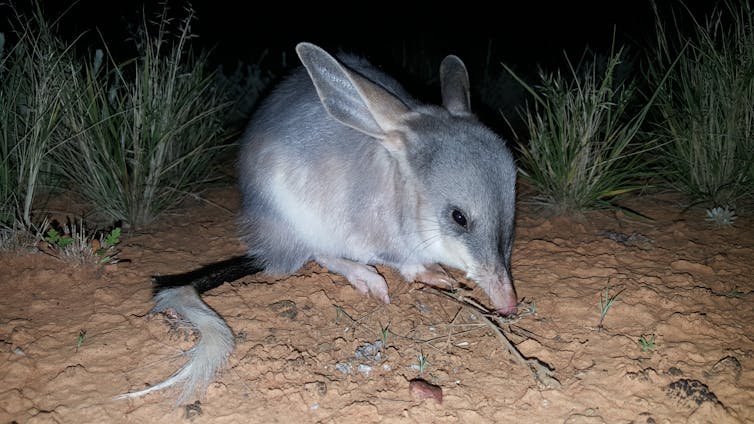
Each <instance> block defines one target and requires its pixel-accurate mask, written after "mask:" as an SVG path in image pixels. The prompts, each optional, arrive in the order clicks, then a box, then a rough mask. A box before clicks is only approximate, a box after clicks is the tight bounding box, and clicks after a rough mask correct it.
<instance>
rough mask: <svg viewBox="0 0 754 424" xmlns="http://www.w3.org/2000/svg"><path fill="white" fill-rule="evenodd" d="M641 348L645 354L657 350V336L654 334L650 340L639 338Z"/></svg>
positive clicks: (643, 337)
mask: <svg viewBox="0 0 754 424" xmlns="http://www.w3.org/2000/svg"><path fill="white" fill-rule="evenodd" d="M639 346H641V350H643V351H644V352H651V351H652V349H654V348H655V335H654V334H652V336H651V337H649V338H647V336H641V337H639Z"/></svg>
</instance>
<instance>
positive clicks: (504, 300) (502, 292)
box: [478, 269, 518, 316]
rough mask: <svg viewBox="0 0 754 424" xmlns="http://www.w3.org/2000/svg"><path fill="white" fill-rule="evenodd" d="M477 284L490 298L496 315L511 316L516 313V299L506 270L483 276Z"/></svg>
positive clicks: (514, 290)
mask: <svg viewBox="0 0 754 424" xmlns="http://www.w3.org/2000/svg"><path fill="white" fill-rule="evenodd" d="M478 284H479V286H480V287H482V289H483V290H484V291H485V292H486V293H487V295H488V296H489V297H490V301H491V302H492V305H493V306H494V307H495V311H496V312H497V313H498V314H500V315H503V316H511V315H515V314H516V313H517V312H518V297H517V296H516V289H515V288H514V287H513V281H512V279H511V276H510V272H508V270H506V269H503V270H500V271H498V272H494V273H490V274H488V275H483V276H481V279H480V281H478Z"/></svg>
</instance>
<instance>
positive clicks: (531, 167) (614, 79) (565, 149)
mask: <svg viewBox="0 0 754 424" xmlns="http://www.w3.org/2000/svg"><path fill="white" fill-rule="evenodd" d="M623 56H624V54H623V51H622V50H618V51H617V52H613V53H611V54H610V55H609V57H607V59H606V60H605V61H603V63H602V64H600V60H598V57H597V56H596V55H594V56H593V57H592V58H590V59H591V60H589V61H584V60H582V61H581V62H580V63H579V64H577V65H574V64H573V63H572V62H571V61H570V60H567V63H568V74H565V75H564V74H562V73H561V72H545V71H540V79H541V82H540V84H539V85H537V86H531V85H529V84H527V83H526V82H524V81H523V80H522V79H520V78H519V77H517V76H516V75H515V74H514V73H513V71H512V70H511V69H510V68H508V67H507V66H506V67H505V68H506V70H507V71H508V72H509V73H511V74H512V75H513V76H514V77H515V78H516V79H517V80H518V81H519V83H521V84H522V85H523V86H524V87H525V89H526V90H527V91H529V93H530V94H531V95H532V96H533V98H534V105H533V107H527V108H526V109H525V110H523V111H521V114H522V118H523V120H524V122H525V123H526V126H527V127H528V142H523V141H521V140H518V144H519V148H520V153H521V155H520V163H521V166H522V169H521V174H522V177H523V179H524V180H526V181H527V182H529V183H530V184H532V185H533V187H534V188H535V189H536V190H537V191H538V195H537V196H536V197H535V199H536V200H537V201H538V202H540V203H543V204H546V205H549V206H551V207H553V208H554V209H555V210H556V212H558V213H566V212H575V211H581V210H584V209H589V208H599V207H606V206H610V205H611V204H612V203H611V202H612V200H613V198H614V197H615V196H617V195H619V194H623V193H626V192H630V191H632V190H636V189H638V188H640V187H641V186H640V185H637V181H638V180H639V178H640V177H642V176H643V171H644V170H645V167H644V166H643V165H644V163H643V159H642V158H641V157H640V155H639V153H641V152H642V150H644V149H645V147H642V146H637V145H635V144H634V140H635V138H636V136H637V134H638V132H639V128H640V126H641V125H642V123H643V122H644V119H645V117H646V115H647V112H648V110H649V105H650V104H651V101H652V99H650V100H649V102H647V103H646V104H645V106H644V107H642V108H641V109H640V110H638V111H632V109H631V104H632V101H633V100H634V97H635V94H636V88H635V84H633V83H632V82H631V81H628V80H625V79H622V78H620V76H619V66H620V65H621V63H622V62H623ZM566 59H567V58H566ZM516 138H518V137H516Z"/></svg>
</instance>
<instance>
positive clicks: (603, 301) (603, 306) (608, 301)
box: [597, 284, 623, 331]
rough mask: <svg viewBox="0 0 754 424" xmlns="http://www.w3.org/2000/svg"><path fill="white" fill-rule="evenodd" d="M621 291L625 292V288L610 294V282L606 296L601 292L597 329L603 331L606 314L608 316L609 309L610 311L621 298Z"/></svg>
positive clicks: (606, 289)
mask: <svg viewBox="0 0 754 424" xmlns="http://www.w3.org/2000/svg"><path fill="white" fill-rule="evenodd" d="M621 293H623V290H621V291H619V292H618V293H616V294H614V295H612V296H610V284H608V285H606V286H605V292H604V296H603V294H602V293H600V321H599V323H597V329H598V330H599V331H602V329H603V328H604V325H603V322H604V321H605V316H607V311H609V310H610V308H611V307H612V306H613V304H614V303H615V302H617V301H618V300H619V299H618V296H619V295H620V294H621Z"/></svg>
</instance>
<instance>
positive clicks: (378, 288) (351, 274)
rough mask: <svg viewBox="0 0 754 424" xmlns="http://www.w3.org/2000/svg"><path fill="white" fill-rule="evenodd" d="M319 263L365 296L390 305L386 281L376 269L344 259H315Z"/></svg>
mask: <svg viewBox="0 0 754 424" xmlns="http://www.w3.org/2000/svg"><path fill="white" fill-rule="evenodd" d="M314 260H315V261H317V263H319V264H320V265H322V266H323V267H325V268H327V269H328V270H329V271H331V272H335V273H338V274H341V275H342V276H344V277H346V279H347V280H348V282H349V283H351V285H352V286H353V287H354V288H355V289H356V290H358V291H359V292H361V293H363V294H370V293H371V294H372V296H374V297H376V298H377V299H379V300H381V301H383V302H385V303H390V296H388V292H387V283H386V282H385V279H384V278H383V277H382V276H381V275H380V274H378V273H377V271H376V270H375V269H374V267H372V266H369V265H364V264H362V263H359V262H354V261H351V260H348V259H343V258H333V257H326V256H325V257H315V258H314Z"/></svg>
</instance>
